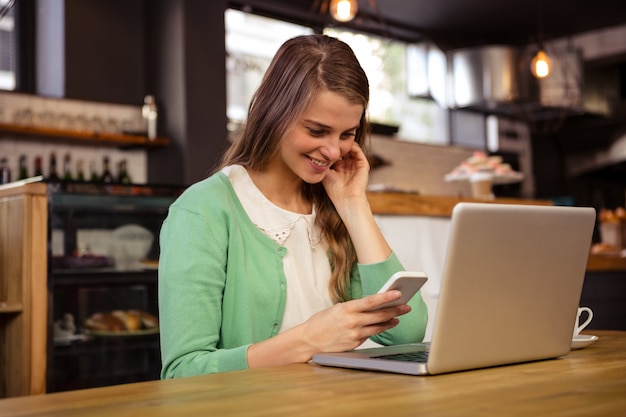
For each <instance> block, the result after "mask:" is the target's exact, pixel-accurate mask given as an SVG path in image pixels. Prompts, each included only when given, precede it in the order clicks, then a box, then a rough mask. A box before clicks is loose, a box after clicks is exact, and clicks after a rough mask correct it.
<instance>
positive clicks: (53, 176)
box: [48, 152, 59, 181]
mask: <svg viewBox="0 0 626 417" xmlns="http://www.w3.org/2000/svg"><path fill="white" fill-rule="evenodd" d="M58 180H59V174H58V173H57V155H56V153H54V152H52V153H51V154H50V166H49V167H48V181H58Z"/></svg>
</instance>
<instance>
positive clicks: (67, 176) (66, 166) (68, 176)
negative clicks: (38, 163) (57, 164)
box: [63, 153, 73, 181]
mask: <svg viewBox="0 0 626 417" xmlns="http://www.w3.org/2000/svg"><path fill="white" fill-rule="evenodd" d="M72 180H73V178H72V159H71V157H70V154H69V153H66V154H65V156H64V157H63V181H72Z"/></svg>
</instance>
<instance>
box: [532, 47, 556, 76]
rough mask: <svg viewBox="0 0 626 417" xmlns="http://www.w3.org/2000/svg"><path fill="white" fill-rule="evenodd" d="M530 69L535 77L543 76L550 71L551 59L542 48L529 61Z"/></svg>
mask: <svg viewBox="0 0 626 417" xmlns="http://www.w3.org/2000/svg"><path fill="white" fill-rule="evenodd" d="M530 71H531V72H532V73H533V75H534V76H535V77H537V78H545V77H547V76H548V75H550V72H552V60H551V59H550V57H549V56H548V54H546V53H545V51H544V50H543V49H539V52H537V55H535V56H534V57H533V59H532V60H531V61H530Z"/></svg>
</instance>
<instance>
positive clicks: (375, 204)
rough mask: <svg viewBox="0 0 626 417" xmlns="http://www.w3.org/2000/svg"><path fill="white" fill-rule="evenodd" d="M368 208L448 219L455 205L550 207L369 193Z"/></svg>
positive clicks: (542, 202)
mask: <svg viewBox="0 0 626 417" xmlns="http://www.w3.org/2000/svg"><path fill="white" fill-rule="evenodd" d="M367 198H368V200H369V203H370V206H371V207H372V211H373V212H374V214H390V215H414V216H436V217H450V216H451V215H452V209H453V208H454V206H455V205H456V204H457V203H460V202H462V201H464V202H475V203H500V204H531V205H542V206H550V205H552V202H551V201H549V200H528V199H518V198H496V199H495V200H475V199H471V198H460V197H450V196H426V195H420V194H411V193H398V192H370V193H367Z"/></svg>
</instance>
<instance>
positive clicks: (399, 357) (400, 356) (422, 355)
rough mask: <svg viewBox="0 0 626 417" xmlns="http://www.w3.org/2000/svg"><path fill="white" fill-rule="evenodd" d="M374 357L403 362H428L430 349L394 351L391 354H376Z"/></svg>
mask: <svg viewBox="0 0 626 417" xmlns="http://www.w3.org/2000/svg"><path fill="white" fill-rule="evenodd" d="M374 358H376V359H387V360H392V361H403V362H426V361H427V360H428V351H425V350H421V351H417V352H407V353H394V354H390V355H380V356H374Z"/></svg>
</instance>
